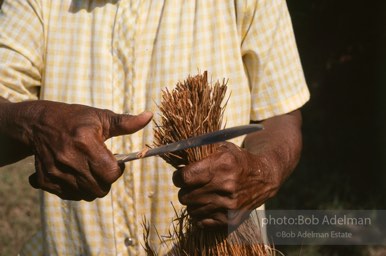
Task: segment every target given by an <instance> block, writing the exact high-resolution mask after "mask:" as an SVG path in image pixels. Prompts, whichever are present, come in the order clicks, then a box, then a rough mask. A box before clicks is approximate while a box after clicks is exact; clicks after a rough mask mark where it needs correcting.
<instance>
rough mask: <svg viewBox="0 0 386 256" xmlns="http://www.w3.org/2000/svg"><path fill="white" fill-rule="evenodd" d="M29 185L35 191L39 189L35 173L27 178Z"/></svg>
mask: <svg viewBox="0 0 386 256" xmlns="http://www.w3.org/2000/svg"><path fill="white" fill-rule="evenodd" d="M28 181H29V184H30V185H31V186H32V187H33V188H36V189H39V184H38V175H37V173H36V172H35V173H33V174H31V175H30V176H29V178H28Z"/></svg>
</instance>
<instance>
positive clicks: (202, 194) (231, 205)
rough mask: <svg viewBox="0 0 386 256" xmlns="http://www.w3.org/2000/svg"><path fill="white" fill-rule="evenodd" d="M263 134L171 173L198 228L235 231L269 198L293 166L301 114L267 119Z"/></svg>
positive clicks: (223, 147) (299, 144) (222, 147)
mask: <svg viewBox="0 0 386 256" xmlns="http://www.w3.org/2000/svg"><path fill="white" fill-rule="evenodd" d="M261 123H262V124H263V126H264V130H262V131H259V132H255V133H251V134H248V135H247V136H246V137H245V140H244V144H243V148H240V147H238V146H236V145H234V144H232V143H230V142H225V143H222V144H220V146H219V147H218V150H217V152H215V153H213V154H211V155H210V156H208V157H206V158H205V159H202V160H200V161H198V162H195V163H192V164H189V165H187V166H185V167H184V168H182V169H179V170H177V171H175V172H174V174H173V182H174V184H175V185H176V186H177V187H179V188H180V191H179V194H178V198H179V200H180V202H181V203H182V204H183V205H186V206H187V211H188V213H189V215H190V216H191V217H192V218H193V220H194V221H195V222H196V223H197V225H198V226H199V227H202V228H221V227H223V228H228V229H235V228H237V227H238V225H239V224H241V222H242V221H243V220H244V219H245V218H247V217H248V216H249V214H250V213H251V211H252V210H254V209H255V208H257V207H258V206H260V205H262V204H263V203H264V202H265V201H266V200H267V199H269V198H271V197H273V196H274V195H275V194H276V193H277V191H278V190H279V188H280V186H281V185H282V184H283V183H284V181H285V180H286V179H287V177H288V176H289V175H290V174H291V173H292V171H293V170H294V168H295V166H296V165H297V163H298V161H299V158H300V153H301V148H302V136H301V123H302V118H301V113H300V110H295V111H293V112H290V113H288V114H284V115H279V116H275V117H271V118H269V119H266V120H264V121H262V122H261Z"/></svg>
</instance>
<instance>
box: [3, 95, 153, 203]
mask: <svg viewBox="0 0 386 256" xmlns="http://www.w3.org/2000/svg"><path fill="white" fill-rule="evenodd" d="M0 108H1V109H0V120H1V123H0V140H4V141H5V142H7V141H8V142H9V141H14V142H15V143H17V144H18V145H19V149H18V150H19V151H20V154H21V156H24V157H25V156H27V155H28V154H34V155H35V167H36V172H35V173H34V174H32V175H31V176H30V179H29V181H30V184H31V185H32V186H33V187H35V188H40V189H43V190H46V191H48V192H50V193H53V194H56V195H58V196H59V197H61V198H62V199H67V200H87V201H92V200H94V199H95V198H97V197H104V196H105V195H106V194H107V193H108V192H109V190H110V188H111V184H112V183H113V182H114V181H116V180H117V179H118V178H119V177H120V176H121V175H122V173H123V169H124V167H122V166H119V165H118V163H117V161H116V159H115V157H114V156H113V154H112V153H111V152H110V151H109V150H108V149H107V147H106V145H105V144H104V142H105V141H106V140H107V139H109V138H111V137H114V136H119V135H125V134H131V133H134V132H136V131H138V130H140V129H142V128H143V127H144V126H145V125H146V124H148V123H149V122H150V120H151V118H152V113H151V112H144V113H142V114H140V115H137V116H132V115H125V114H115V113H113V112H111V111H109V110H102V109H97V108H92V107H88V106H84V105H76V104H65V103H59V102H52V101H29V102H22V103H1V104H0ZM3 143H4V142H3ZM1 147H2V148H4V147H7V145H1ZM28 152H29V153H28ZM19 158H20V157H19ZM4 164H7V162H6V161H5V160H2V161H0V166H1V165H4Z"/></svg>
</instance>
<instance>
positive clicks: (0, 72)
mask: <svg viewBox="0 0 386 256" xmlns="http://www.w3.org/2000/svg"><path fill="white" fill-rule="evenodd" d="M39 10H40V7H39V4H38V3H37V2H36V0H4V2H3V4H2V6H1V10H0V96H2V97H3V98H6V99H8V100H10V101H12V102H19V101H23V100H33V99H37V97H38V93H39V88H40V85H41V78H42V67H43V59H44V57H43V52H44V49H43V47H44V29H43V22H42V17H41V15H40V11H39Z"/></svg>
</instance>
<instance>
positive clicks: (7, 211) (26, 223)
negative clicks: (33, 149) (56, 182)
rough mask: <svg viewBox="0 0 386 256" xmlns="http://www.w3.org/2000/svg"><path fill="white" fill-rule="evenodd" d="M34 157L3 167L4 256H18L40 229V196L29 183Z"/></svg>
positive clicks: (0, 248)
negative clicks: (24, 245) (23, 246)
mask: <svg viewBox="0 0 386 256" xmlns="http://www.w3.org/2000/svg"><path fill="white" fill-rule="evenodd" d="M33 170H34V166H33V158H27V159H25V160H23V161H21V162H19V163H17V164H13V165H9V166H6V167H2V168H0V255H4V256H6V255H17V253H18V252H19V250H20V248H21V247H22V245H23V244H24V243H25V242H26V241H27V240H28V239H29V238H30V237H31V236H32V235H33V234H34V233H35V232H36V231H37V230H38V229H39V227H40V210H39V193H38V190H35V189H33V188H32V187H31V186H30V185H29V183H28V176H29V175H30V174H32V173H33Z"/></svg>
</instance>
